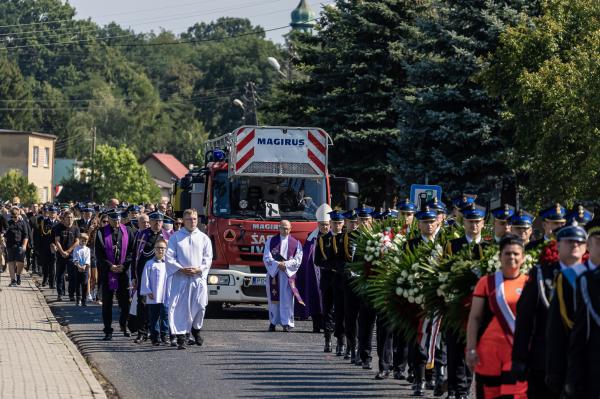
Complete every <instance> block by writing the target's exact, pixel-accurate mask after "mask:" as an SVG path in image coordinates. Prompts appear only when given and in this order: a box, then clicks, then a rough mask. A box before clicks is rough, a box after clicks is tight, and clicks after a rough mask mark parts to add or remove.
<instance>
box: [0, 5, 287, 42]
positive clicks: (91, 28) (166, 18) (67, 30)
mask: <svg viewBox="0 0 600 399" xmlns="http://www.w3.org/2000/svg"><path fill="white" fill-rule="evenodd" d="M278 1H279V0H271V1H266V2H265V1H261V2H259V3H256V2H249V3H242V6H241V7H235V8H230V7H227V8H223V7H221V8H215V9H211V10H205V11H203V12H202V13H199V14H189V13H179V14H171V15H168V16H163V17H161V18H158V19H151V20H147V19H135V20H133V22H137V21H141V22H140V23H137V24H133V25H131V26H138V25H145V24H147V23H152V22H164V21H172V20H175V19H179V18H180V17H188V18H191V17H195V16H201V15H211V14H217V13H219V12H228V11H237V10H241V9H245V8H250V7H255V6H262V5H266V4H271V3H275V2H278ZM257 16H258V15H257ZM68 22H87V21H86V20H75V19H72V20H68ZM0 28H1V27H0ZM82 28H85V29H84V31H85V32H91V31H94V30H97V29H98V28H101V27H100V26H99V25H97V24H96V25H95V26H88V27H84V26H72V27H59V28H56V29H53V30H52V31H53V32H56V31H62V30H65V33H61V34H65V35H66V34H69V33H70V32H72V31H73V32H74V31H79V30H81V29H82ZM45 32H48V31H47V30H32V31H28V32H17V31H15V32H8V33H0V37H4V36H11V35H13V34H16V35H17V36H16V37H11V40H18V39H23V38H31V37H34V35H32V36H25V37H24V36H22V35H24V34H28V33H45ZM75 33H83V32H75ZM136 35H138V34H137V33H133V34H130V36H136Z"/></svg>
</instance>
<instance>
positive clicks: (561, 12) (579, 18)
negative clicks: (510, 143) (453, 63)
mask: <svg viewBox="0 0 600 399" xmlns="http://www.w3.org/2000/svg"><path fill="white" fill-rule="evenodd" d="M598 21H600V3H599V2H598V1H595V0H549V1H546V2H545V3H544V6H543V9H542V15H541V16H539V17H537V18H533V19H531V20H529V21H524V22H523V23H521V24H519V25H518V26H516V27H514V28H511V29H509V30H507V31H506V32H505V33H504V34H503V35H502V36H501V40H500V42H501V43H500V47H499V49H498V51H497V52H496V53H495V54H494V55H493V56H492V57H491V59H490V65H489V67H488V68H487V70H486V71H485V73H484V81H485V82H486V84H487V87H488V88H489V90H490V92H491V93H492V94H494V95H495V96H498V98H500V99H501V101H502V105H503V106H504V109H505V113H504V116H505V120H506V123H507V125H509V126H510V127H511V128H512V129H513V130H514V132H515V136H514V150H513V151H514V153H513V156H512V157H511V158H509V160H510V161H511V166H512V167H513V168H515V170H517V171H519V176H520V177H521V179H520V181H519V186H520V189H521V191H522V192H523V193H524V194H525V197H526V198H527V200H528V201H529V202H530V203H532V204H536V205H539V204H544V203H547V202H550V201H553V200H555V199H564V200H568V201H574V200H593V199H597V198H598V197H599V196H600V184H599V183H600V178H599V175H598V171H599V170H600V157H598V154H599V153H600V115H599V113H598V110H600V97H599V96H598V93H600V31H599V30H598V26H599V25H598Z"/></svg>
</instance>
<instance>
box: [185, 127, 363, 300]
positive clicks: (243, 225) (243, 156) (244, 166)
mask: <svg viewBox="0 0 600 399" xmlns="http://www.w3.org/2000/svg"><path fill="white" fill-rule="evenodd" d="M331 144H332V142H331V138H330V137H329V135H328V134H327V133H326V132H325V131H323V130H322V129H319V128H303V127H270V126H260V127H259V126H242V127H240V128H238V129H236V130H235V131H234V132H232V133H229V134H226V135H224V136H221V137H218V138H216V139H213V140H210V141H208V142H207V144H206V153H205V166H204V167H203V168H201V169H197V170H193V171H191V172H190V173H189V174H188V175H186V176H185V177H184V178H183V179H181V180H180V181H179V182H177V183H176V185H175V187H174V190H173V191H174V192H173V197H174V198H173V205H174V209H175V210H176V212H179V213H180V212H182V211H183V210H184V209H187V208H195V209H197V210H198V213H199V217H200V220H201V223H202V224H203V225H204V226H203V227H205V230H206V233H207V234H208V236H209V237H210V240H211V242H212V247H213V263H212V267H211V270H210V272H209V275H208V277H207V282H208V291H209V301H210V302H213V303H214V302H217V303H266V302H267V295H266V289H265V285H266V270H265V266H264V264H263V261H262V258H263V251H264V245H265V242H266V241H267V239H268V238H269V237H272V236H274V235H276V234H278V228H279V222H280V220H282V219H287V220H289V221H290V222H291V223H292V235H293V236H294V237H296V238H297V239H299V240H300V241H301V242H302V243H304V241H305V240H306V238H307V236H308V235H309V234H310V233H311V232H312V231H313V230H314V229H315V228H316V227H317V222H316V217H315V212H316V210H317V208H318V207H319V206H320V205H321V204H324V203H328V204H331V200H332V193H331V189H330V176H329V174H328V171H327V161H328V147H329V145H331ZM331 179H332V181H333V180H335V182H336V183H335V184H334V185H335V186H336V187H341V188H342V191H343V192H341V193H336V194H335V195H333V197H334V199H336V200H337V201H341V202H343V203H341V204H339V205H340V206H341V207H344V208H349V207H355V206H357V205H358V186H357V184H356V183H355V182H354V181H353V180H352V179H346V178H334V177H331Z"/></svg>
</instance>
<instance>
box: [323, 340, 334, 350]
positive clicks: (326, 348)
mask: <svg viewBox="0 0 600 399" xmlns="http://www.w3.org/2000/svg"><path fill="white" fill-rule="evenodd" d="M332 351H333V350H332V349H331V338H330V337H325V347H324V348H323V352H325V353H329V352H332Z"/></svg>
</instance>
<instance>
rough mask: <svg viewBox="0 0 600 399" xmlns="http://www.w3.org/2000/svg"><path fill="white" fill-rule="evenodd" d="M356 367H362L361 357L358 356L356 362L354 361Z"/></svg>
mask: <svg viewBox="0 0 600 399" xmlns="http://www.w3.org/2000/svg"><path fill="white" fill-rule="evenodd" d="M354 365H355V366H362V359H361V358H360V356H358V355H356V360H354Z"/></svg>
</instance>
